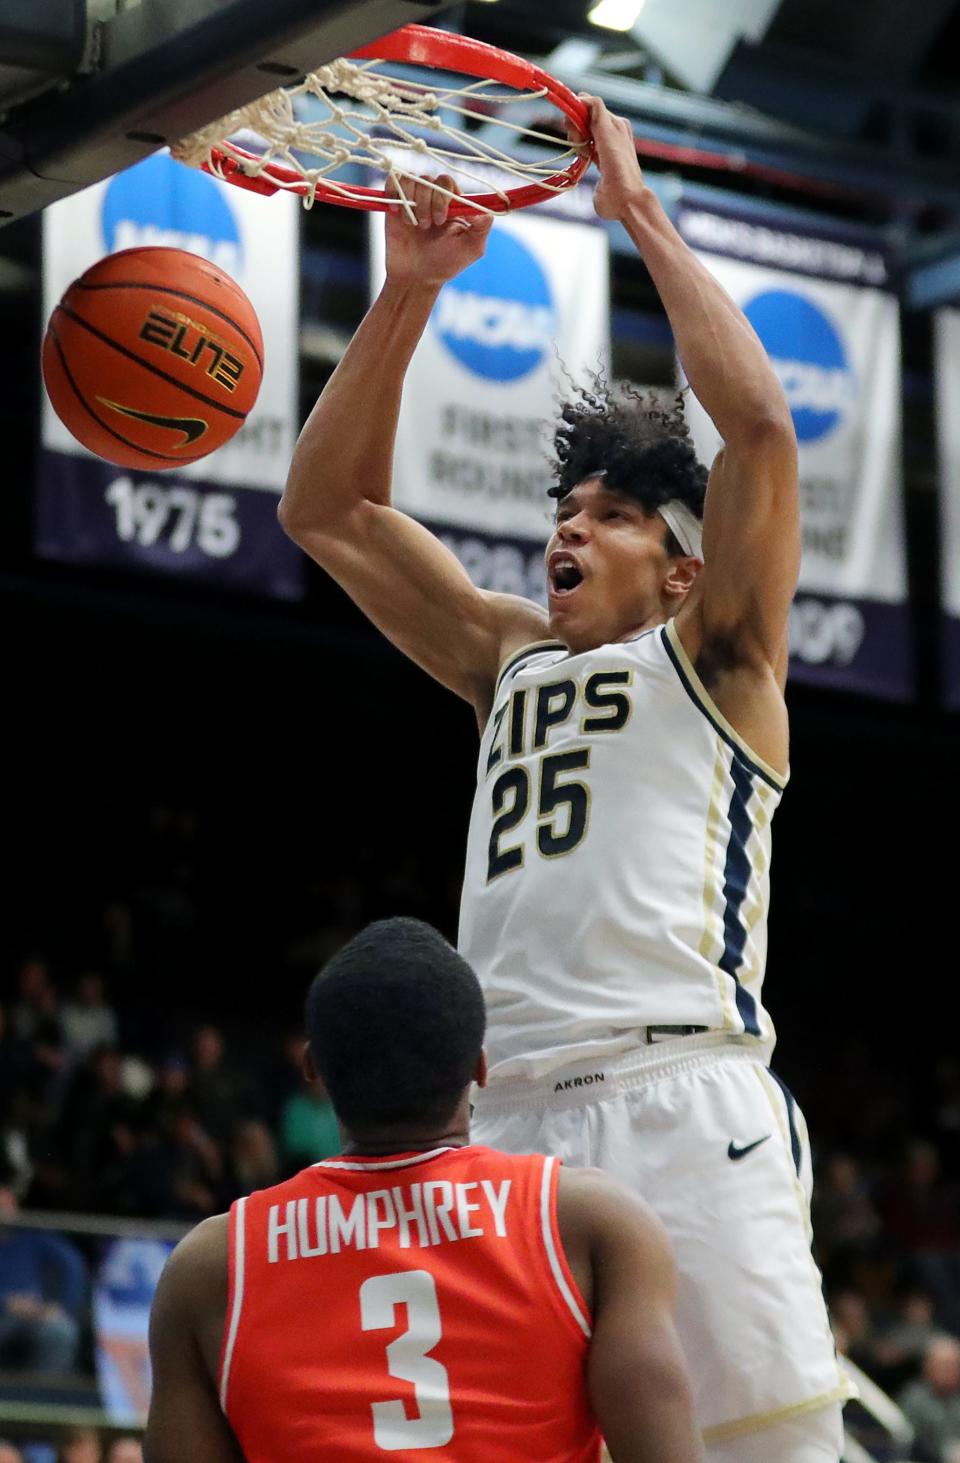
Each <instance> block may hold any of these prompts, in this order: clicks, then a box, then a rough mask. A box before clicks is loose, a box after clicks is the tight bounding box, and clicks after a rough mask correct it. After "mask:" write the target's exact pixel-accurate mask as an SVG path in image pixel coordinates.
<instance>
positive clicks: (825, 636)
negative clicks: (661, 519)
mask: <svg viewBox="0 0 960 1463" xmlns="http://www.w3.org/2000/svg"><path fill="white" fill-rule="evenodd" d="M677 224H678V227H679V229H680V232H681V233H682V235H683V237H684V238H685V239H686V241H687V243H688V244H690V246H691V247H692V248H693V249H695V250H696V251H697V253H698V255H699V256H700V258H701V259H702V260H703V262H704V263H705V264H706V265H707V267H708V268H709V269H710V271H711V273H712V274H713V275H714V276H715V277H716V278H717V279H718V280H719V281H720V283H721V284H722V285H723V286H724V288H725V289H726V290H727V291H728V292H729V294H730V295H731V296H732V297H733V299H734V300H735V301H736V303H737V304H738V305H739V306H740V308H741V309H742V310H743V312H744V314H745V315H746V316H747V318H748V320H749V321H750V323H751V324H752V325H753V327H754V329H755V330H756V332H757V334H758V335H759V337H760V339H761V341H762V342H763V344H764V346H765V347H766V350H767V352H768V354H769V356H770V359H771V362H772V364H773V367H774V370H775V371H776V372H777V375H778V376H779V378H780V381H781V383H782V385H783V388H784V391H785V393H786V396H787V401H788V402H789V404H790V410H791V412H792V415H793V422H794V426H795V428H796V433H797V440H798V443H799V453H800V516H801V527H802V535H803V556H802V561H801V567H800V582H799V587H798V589H797V595H796V599H795V601H794V605H793V610H792V613H791V620H790V677H791V679H792V680H793V681H803V682H807V683H809V684H812V685H818V686H829V687H833V688H835V689H842V690H849V691H858V692H862V693H866V694H869V695H874V696H881V697H884V698H886V699H889V700H895V701H905V700H909V699H910V698H911V697H912V695H913V689H914V672H913V653H912V642H911V626H910V608H909V601H908V591H907V567H906V552H905V539H904V523H903V482H902V464H901V433H900V390H901V381H900V322H899V311H898V305H897V300H896V298H895V296H894V295H893V294H892V293H891V292H890V288H889V283H888V275H887V265H886V260H885V258H884V256H883V254H882V253H880V252H879V251H878V250H877V249H876V247H875V246H873V245H872V244H870V243H868V242H866V241H865V239H864V238H863V237H858V235H857V233H856V231H854V230H849V229H844V228H842V227H841V228H838V229H837V231H836V233H835V234H833V233H831V231H830V227H829V225H827V226H826V227H824V226H823V225H822V223H820V221H817V223H816V224H815V225H810V226H808V225H807V224H806V222H804V223H794V222H793V221H791V222H790V223H789V224H785V225H784V226H783V227H774V226H772V225H771V224H770V223H769V222H767V221H763V222H761V221H759V220H758V219H757V218H752V217H750V216H749V215H746V214H737V213H732V212H725V211H723V210H722V209H714V208H713V207H712V206H711V207H709V208H705V207H700V206H699V205H695V204H693V203H688V202H685V201H682V202H681V204H680V207H679V211H678V216H677ZM688 417H689V419H690V425H691V428H692V431H693V435H694V440H695V442H696V446H697V451H698V453H699V455H700V457H701V459H702V460H703V461H704V462H707V463H709V462H711V461H712V460H713V457H714V455H715V453H716V451H717V450H718V448H719V446H720V438H719V436H718V434H717V432H716V429H715V428H714V426H713V423H712V422H711V421H710V420H709V418H708V417H707V415H706V413H705V412H704V411H703V409H702V408H701V407H700V405H699V403H697V402H696V401H695V400H694V399H693V398H692V396H690V397H688Z"/></svg>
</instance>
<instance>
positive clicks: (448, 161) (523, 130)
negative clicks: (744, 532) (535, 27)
mask: <svg viewBox="0 0 960 1463" xmlns="http://www.w3.org/2000/svg"><path fill="white" fill-rule="evenodd" d="M384 62H386V63H391V62H392V63H401V64H406V65H409V66H415V67H417V68H424V67H425V68H428V69H430V70H432V71H436V72H437V73H438V77H437V83H438V84H437V85H430V84H427V83H425V82H424V81H422V80H419V79H416V78H414V79H404V78H402V77H397V76H392V75H388V74H387V73H385V72H384V71H383V70H381V69H379V68H380V67H381V65H382V63H384ZM444 72H454V73H457V76H454V77H447V78H445V77H444V76H443V75H442V73H444ZM458 76H459V77H467V78H471V79H470V80H468V81H463V82H461V81H459V80H458V79H457V77H458ZM300 98H312V99H313V102H312V105H313V109H314V110H315V109H316V104H317V103H319V104H320V106H321V107H323V108H325V115H324V116H322V117H321V118H320V119H319V120H316V121H313V120H306V121H301V120H300V119H299V118H298V116H297V108H298V103H299V99H300ZM301 105H302V104H301ZM550 108H552V109H554V111H555V112H559V113H560V116H559V117H556V118H555V119H552V120H555V122H556V127H557V130H556V131H555V132H553V133H551V132H546V131H542V130H540V129H541V127H542V126H543V125H544V124H543V123H542V122H541V121H540V118H541V116H542V114H543V112H544V110H547V115H548V118H549V109H550ZM511 110H512V112H513V113H514V114H516V113H518V112H519V114H520V117H522V118H523V119H524V120H522V121H521V120H513V118H512V117H511V116H509V115H508V114H509V113H510V111H511ZM568 123H569V124H571V125H572V128H573V131H574V132H575V133H576V135H577V136H578V138H579V139H580V140H579V141H575V142H566V141H565V140H564V138H565V134H566V132H567V124H568ZM546 125H549V122H548V123H547V124H546ZM497 129H500V131H499V132H498V131H497ZM495 138H496V140H494V139H495ZM241 139H242V140H241ZM518 144H521V151H522V152H523V153H524V154H525V155H524V156H523V157H518V156H517V146H518ZM544 144H546V145H547V148H548V149H549V151H547V150H546V149H544V146H543V145H544ZM171 151H172V153H173V156H174V157H175V158H177V159H178V160H179V161H180V162H184V163H187V164H188V165H190V166H192V167H200V168H203V169H205V170H206V171H207V172H209V173H212V174H213V176H214V177H217V178H222V179H223V180H224V181H225V182H228V183H234V184H236V185H237V186H239V187H241V188H248V189H251V190H252V191H254V192H256V193H275V192H277V191H278V190H281V189H282V190H284V191H287V192H290V193H295V194H298V195H299V196H300V197H302V199H303V202H304V204H305V206H306V207H307V208H310V207H312V205H313V204H314V203H315V202H316V201H317V200H319V201H320V202H322V203H339V204H342V205H343V206H344V207H346V208H363V209H368V210H372V211H377V212H385V211H387V210H391V209H403V210H404V211H405V212H406V213H407V214H408V215H410V216H411V217H412V216H413V214H414V207H413V204H412V203H411V201H410V199H409V198H408V196H407V192H406V188H405V186H404V185H405V184H406V183H409V182H417V181H423V182H429V183H430V185H431V186H432V187H433V188H434V189H435V190H436V191H437V192H440V193H443V194H445V195H446V196H448V197H449V198H450V199H451V205H450V215H451V216H452V217H458V216H459V217H463V216H464V215H469V214H471V213H506V212H508V211H510V210H511V209H515V208H529V207H530V205H531V204H533V203H541V202H543V201H544V200H545V199H547V198H550V197H553V196H554V195H556V194H558V193H562V192H566V191H567V190H568V189H570V188H572V187H574V186H575V184H576V183H578V182H579V180H580V178H581V177H582V175H583V173H584V172H585V171H586V169H587V167H588V166H589V163H590V158H591V147H590V130H589V114H588V111H587V108H586V106H585V104H584V103H583V102H582V101H581V100H580V99H579V97H577V96H575V95H574V93H573V92H572V91H570V89H569V88H568V87H566V86H564V85H563V83H562V82H560V81H557V80H555V79H554V78H553V77H552V76H550V75H548V73H547V72H545V71H542V70H541V69H540V67H538V66H534V65H533V64H532V63H531V62H529V61H524V60H523V59H522V58H521V57H519V56H514V55H511V53H510V52H509V51H502V50H500V49H499V48H498V47H496V46H488V45H486V44H485V43H484V42H482V41H474V40H470V39H469V38H468V37H466V36H459V35H452V34H450V33H449V32H447V31H441V30H436V29H434V28H433V27H431V26H425V25H405V26H404V27H403V28H402V29H401V30H398V31H394V32H393V33H392V35H388V36H382V37H381V38H380V40H378V41H374V42H373V43H372V44H371V45H369V46H363V47H361V48H360V49H359V50H357V51H353V52H351V54H350V55H349V56H348V57H343V58H341V59H339V60H336V61H330V62H328V63H327V64H326V65H325V66H321V67H319V68H318V69H317V70H316V71H313V72H311V73H310V74H309V75H308V76H306V77H305V78H304V79H303V80H302V81H300V82H299V83H298V84H297V85H295V86H290V87H281V88H280V90H278V91H275V92H271V93H270V94H269V95H268V96H265V97H261V98H260V100H259V101H256V102H253V103H251V104H250V105H249V106H245V107H242V108H240V109H239V110H238V111H235V112H231V113H230V114H229V115H228V116H226V117H222V118H221V119H220V120H219V121H218V122H214V123H212V124H211V125H210V126H209V127H204V128H202V129H201V131H199V132H195V133H193V134H192V136H190V137H187V138H184V140H183V141H182V142H180V143H178V144H177V146H176V147H174V148H172V149H171ZM305 157H306V158H309V160H310V162H309V165H308V163H307V162H305V161H303V160H302V159H303V158H305ZM350 164H360V165H361V166H363V167H366V168H370V169H373V170H374V171H376V172H380V173H382V174H384V176H385V177H386V178H387V179H388V180H389V181H390V183H391V184H392V186H393V189H394V190H395V192H390V193H388V191H387V188H386V187H383V188H371V187H365V186H360V185H359V184H353V183H349V182H340V181H338V180H337V179H336V178H335V177H334V176H333V174H335V173H336V172H337V171H338V170H339V169H341V168H343V167H345V166H348V165H350ZM431 166H433V167H437V168H438V169H439V170H440V171H441V172H443V173H446V174H449V175H450V176H452V177H453V178H454V180H455V182H456V184H457V188H456V189H450V188H446V187H443V186H441V185H440V184H438V183H436V182H435V181H434V180H432V179H428V178H426V177H424V172H425V170H426V169H427V168H430V167H431ZM501 175H502V176H503V180H504V186H500V183H499V179H500V176H501ZM457 189H459V191H457Z"/></svg>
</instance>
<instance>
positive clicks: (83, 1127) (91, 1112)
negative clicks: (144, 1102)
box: [60, 1046, 137, 1209]
mask: <svg viewBox="0 0 960 1463" xmlns="http://www.w3.org/2000/svg"><path fill="white" fill-rule="evenodd" d="M136 1123H137V1103H136V1101H135V1100H134V1099H133V1098H131V1097H130V1096H129V1094H128V1093H127V1092H126V1091H125V1089H124V1085H123V1059H122V1057H121V1055H120V1053H119V1051H117V1049H116V1047H112V1046H100V1047H97V1048H96V1049H95V1050H94V1051H93V1053H92V1054H91V1056H90V1058H89V1060H88V1061H87V1062H85V1063H84V1064H83V1066H81V1067H80V1068H79V1069H78V1070H77V1072H76V1075H75V1077H74V1080H73V1082H72V1083H71V1086H70V1089H69V1092H68V1095H67V1101H66V1104H65V1110H64V1114H63V1120H62V1124H61V1131H60V1147H61V1151H62V1153H63V1154H64V1156H65V1158H66V1159H67V1161H68V1163H69V1165H70V1168H71V1179H72V1189H73V1192H74V1194H76V1195H77V1196H78V1197H79V1201H80V1202H81V1203H82V1204H83V1205H84V1206H85V1207H87V1208H93V1209H97V1208H108V1209H112V1208H113V1207H114V1206H115V1201H116V1197H117V1196H118V1195H120V1194H122V1190H123V1177H124V1170H125V1166H126V1163H127V1161H128V1159H129V1157H130V1155H131V1153H132V1151H133V1147H134V1143H135V1138H134V1132H135V1129H136ZM74 1202H76V1200H74Z"/></svg>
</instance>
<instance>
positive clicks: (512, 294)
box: [433, 230, 557, 382]
mask: <svg viewBox="0 0 960 1463" xmlns="http://www.w3.org/2000/svg"><path fill="white" fill-rule="evenodd" d="M433 323H434V327H435V329H436V331H437V334H438V335H439V336H440V339H441V341H442V342H443V344H444V346H445V347H446V349H447V350H448V351H449V352H450V354H451V355H452V356H454V357H455V358H456V359H457V360H458V361H459V362H460V364H461V365H462V366H466V368H467V370H468V371H472V372H473V374H474V375H476V376H482V377H484V378H485V379H486V380H488V381H496V382H507V381H520V380H521V379H522V378H523V377H524V376H529V375H530V373H531V372H532V371H535V370H536V369H537V367H538V366H539V365H540V364H541V363H542V362H543V361H544V360H545V359H546V357H547V354H548V352H549V351H550V350H552V348H553V341H554V338H555V335H556V327H557V312H556V307H555V306H554V303H553V296H552V295H551V293H550V285H549V283H548V281H547V277H546V275H545V274H544V272H543V269H542V268H541V265H540V261H539V260H538V259H537V257H536V255H535V254H534V253H533V251H532V250H531V249H530V248H529V247H528V246H527V245H526V244H524V243H521V241H520V240H519V239H518V238H517V237H516V235H515V234H511V233H508V232H507V231H506V230H501V231H496V230H495V231H494V232H493V233H492V234H491V235H490V238H489V240H488V241H487V252H486V253H485V254H484V256H483V258H482V259H478V260H477V262H476V263H475V264H471V266H470V268H469V269H467V270H465V271H464V273H463V274H462V275H460V276H459V277H458V278H457V279H456V280H454V281H451V282H450V283H449V284H445V285H444V287H443V289H442V290H441V291H440V296H439V298H438V300H437V303H436V306H435V308H434V313H433Z"/></svg>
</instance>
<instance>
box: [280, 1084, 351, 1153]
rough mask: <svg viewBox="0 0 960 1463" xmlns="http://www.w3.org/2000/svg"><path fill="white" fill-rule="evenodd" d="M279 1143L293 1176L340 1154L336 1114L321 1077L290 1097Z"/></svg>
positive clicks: (286, 1104)
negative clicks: (309, 1164)
mask: <svg viewBox="0 0 960 1463" xmlns="http://www.w3.org/2000/svg"><path fill="white" fill-rule="evenodd" d="M280 1143H281V1147H282V1149H283V1157H284V1164H285V1166H286V1168H287V1169H289V1171H290V1172H291V1173H294V1172H295V1171H296V1170H297V1169H300V1168H304V1167H305V1166H306V1164H308V1163H319V1161H320V1159H321V1158H331V1157H332V1156H333V1154H335V1153H339V1152H340V1129H339V1128H338V1127H337V1119H336V1114H335V1113H334V1111H333V1104H332V1103H331V1101H330V1099H329V1097H328V1096H327V1089H326V1088H325V1087H324V1085H323V1083H322V1082H321V1081H320V1079H319V1078H315V1079H314V1081H313V1082H311V1083H310V1085H309V1087H307V1088H306V1089H305V1090H303V1089H302V1090H301V1091H300V1092H296V1093H294V1094H293V1095H292V1096H291V1097H288V1098H287V1100H286V1102H285V1103H284V1105H283V1112H282V1114H281V1117H280Z"/></svg>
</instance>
